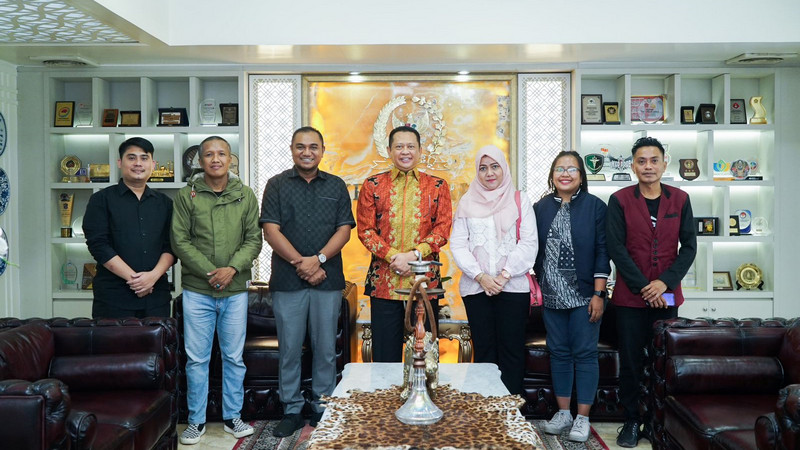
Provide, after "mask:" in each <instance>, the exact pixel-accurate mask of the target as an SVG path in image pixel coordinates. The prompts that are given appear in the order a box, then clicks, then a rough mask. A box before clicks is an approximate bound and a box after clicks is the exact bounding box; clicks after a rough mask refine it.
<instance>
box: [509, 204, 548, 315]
mask: <svg viewBox="0 0 800 450" xmlns="http://www.w3.org/2000/svg"><path fill="white" fill-rule="evenodd" d="M519 193H520V191H517V192H515V193H514V200H516V202H517V211H518V212H519V217H518V218H517V242H519V225H520V223H521V222H522V206H521V203H520V200H519ZM525 276H526V277H527V278H528V284H529V285H530V287H531V306H541V305H542V288H540V287H539V283H537V282H536V278H534V277H533V275H531V272H530V271H528V273H526V274H525Z"/></svg>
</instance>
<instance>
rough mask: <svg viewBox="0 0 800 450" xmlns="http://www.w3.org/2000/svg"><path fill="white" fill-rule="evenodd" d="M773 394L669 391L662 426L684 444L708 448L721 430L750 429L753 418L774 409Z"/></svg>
mask: <svg viewBox="0 0 800 450" xmlns="http://www.w3.org/2000/svg"><path fill="white" fill-rule="evenodd" d="M777 398H778V397H777V394H776V395H731V394H730V393H729V394H728V395H702V394H683V395H674V396H673V395H669V396H667V397H666V398H665V400H664V428H665V429H666V430H668V431H669V434H670V436H671V437H672V439H673V440H675V441H676V442H677V443H679V444H680V445H681V446H682V447H683V448H686V449H689V448H708V447H709V446H710V444H711V440H712V439H713V437H714V436H715V435H716V434H717V433H720V432H722V431H729V430H749V431H750V433H753V427H754V426H755V423H756V419H757V418H758V417H759V416H760V415H762V414H764V413H766V412H769V411H772V410H773V409H775V402H776V401H777Z"/></svg>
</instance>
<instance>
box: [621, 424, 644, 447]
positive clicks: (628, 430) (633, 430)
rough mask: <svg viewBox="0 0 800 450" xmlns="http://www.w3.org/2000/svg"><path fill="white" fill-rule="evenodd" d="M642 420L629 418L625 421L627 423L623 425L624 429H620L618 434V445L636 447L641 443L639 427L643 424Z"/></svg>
mask: <svg viewBox="0 0 800 450" xmlns="http://www.w3.org/2000/svg"><path fill="white" fill-rule="evenodd" d="M641 425H642V424H641V422H639V421H638V420H628V421H626V422H625V425H623V426H622V431H620V430H619V429H618V430H617V431H618V432H619V435H617V445H619V446H620V447H628V448H631V447H636V446H637V445H639V438H640V436H639V427H640V426H641Z"/></svg>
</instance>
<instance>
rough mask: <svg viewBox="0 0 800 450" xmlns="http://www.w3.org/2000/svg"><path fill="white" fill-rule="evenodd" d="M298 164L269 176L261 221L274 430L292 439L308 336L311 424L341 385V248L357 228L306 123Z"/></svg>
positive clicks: (295, 151) (297, 140)
mask: <svg viewBox="0 0 800 450" xmlns="http://www.w3.org/2000/svg"><path fill="white" fill-rule="evenodd" d="M291 152H292V160H293V161H294V167H292V168H291V169H288V170H286V171H284V172H282V173H280V174H278V175H275V176H274V177H272V178H270V179H269V181H268V182H267V186H266V187H265V188H264V198H263V202H262V205H261V218H260V219H259V222H260V223H261V224H262V227H263V229H264V239H265V240H266V241H267V243H268V244H269V245H270V246H271V247H272V275H271V276H270V280H269V288H270V291H271V292H272V300H273V310H274V311H275V319H276V323H277V327H278V341H279V342H280V381H279V392H280V396H281V402H282V403H283V405H284V408H283V411H284V417H283V420H281V422H280V423H279V424H278V426H277V427H275V430H274V431H273V434H274V435H275V436H278V437H285V436H289V435H291V434H292V433H294V431H295V430H297V429H299V428H302V427H303V426H304V425H305V422H304V421H303V418H302V416H301V415H300V413H301V411H302V409H303V405H304V403H305V401H304V399H303V396H302V395H301V394H300V355H301V352H302V349H303V341H304V340H305V337H306V324H308V330H309V333H310V335H311V351H312V353H313V355H314V357H313V362H312V367H313V368H312V381H311V387H312V393H313V398H312V405H311V408H312V410H313V413H314V414H313V416H312V417H311V426H316V424H317V422H319V419H320V418H321V417H322V411H323V408H322V406H321V405H320V404H319V398H320V396H322V395H331V393H333V388H334V387H336V326H337V321H338V318H339V309H340V307H341V304H342V289H344V286H345V283H344V272H343V270H342V255H341V250H342V247H344V245H345V244H346V243H347V241H348V240H350V230H351V229H352V228H353V227H354V226H355V224H356V223H355V220H354V219H353V211H352V207H351V203H350V194H349V193H348V192H347V186H346V185H345V183H344V181H342V179H341V178H339V177H337V176H334V175H331V174H329V173H326V172H323V171H321V170H319V163H320V161H322V155H323V153H324V152H325V143H324V141H323V138H322V134H321V133H320V132H319V131H317V130H316V129H314V128H311V127H302V128H299V129H298V130H296V131H295V132H294V135H293V136H292V145H291Z"/></svg>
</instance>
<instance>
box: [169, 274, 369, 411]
mask: <svg viewBox="0 0 800 450" xmlns="http://www.w3.org/2000/svg"><path fill="white" fill-rule="evenodd" d="M181 300H182V299H181V297H180V296H179V297H178V298H177V299H175V305H174V308H173V316H174V317H175V319H176V320H177V321H178V333H179V334H180V336H181V339H183V305H182V301H181ZM248 301H249V306H248V314H247V338H246V339H245V343H244V355H243V357H244V364H245V366H247V372H246V374H245V377H244V403H243V405H242V413H241V414H242V418H243V419H244V420H251V419H277V418H280V417H281V416H282V414H283V413H282V406H281V402H280V397H279V395H278V359H279V358H278V337H277V329H276V327H275V314H274V313H273V311H272V297H271V295H270V292H269V288H268V286H267V285H266V284H263V283H254V284H253V285H252V286H251V287H250V292H249V299H248ZM356 312H357V291H356V285H355V284H353V283H350V282H347V285H346V286H345V289H344V290H343V291H342V307H341V311H340V312H339V326H338V330H337V334H336V371H337V374H339V375H341V372H342V370H344V365H345V364H347V363H349V362H350V357H351V355H355V354H356V349H357V346H358V341H357V339H358V337H357V336H356V333H353V332H352V330H354V329H355V321H356ZM306 347H308V348H304V350H303V355H302V362H301V375H302V378H303V379H302V383H301V389H302V391H303V395H304V396H305V397H306V398H307V399H308V398H310V392H311V349H310V346H306ZM178 359H179V376H178V391H179V405H180V407H179V409H180V414H179V420H181V421H182V422H185V421H186V418H187V416H188V409H187V405H186V354H185V352H184V350H183V348H181V349H180V352H179V358H178ZM307 412H308V413H309V414H310V411H307ZM206 420H211V421H221V420H222V357H221V355H220V351H219V344H218V342H217V339H216V338H215V339H214V347H213V349H212V351H211V362H210V370H209V386H208V407H207V408H206Z"/></svg>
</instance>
